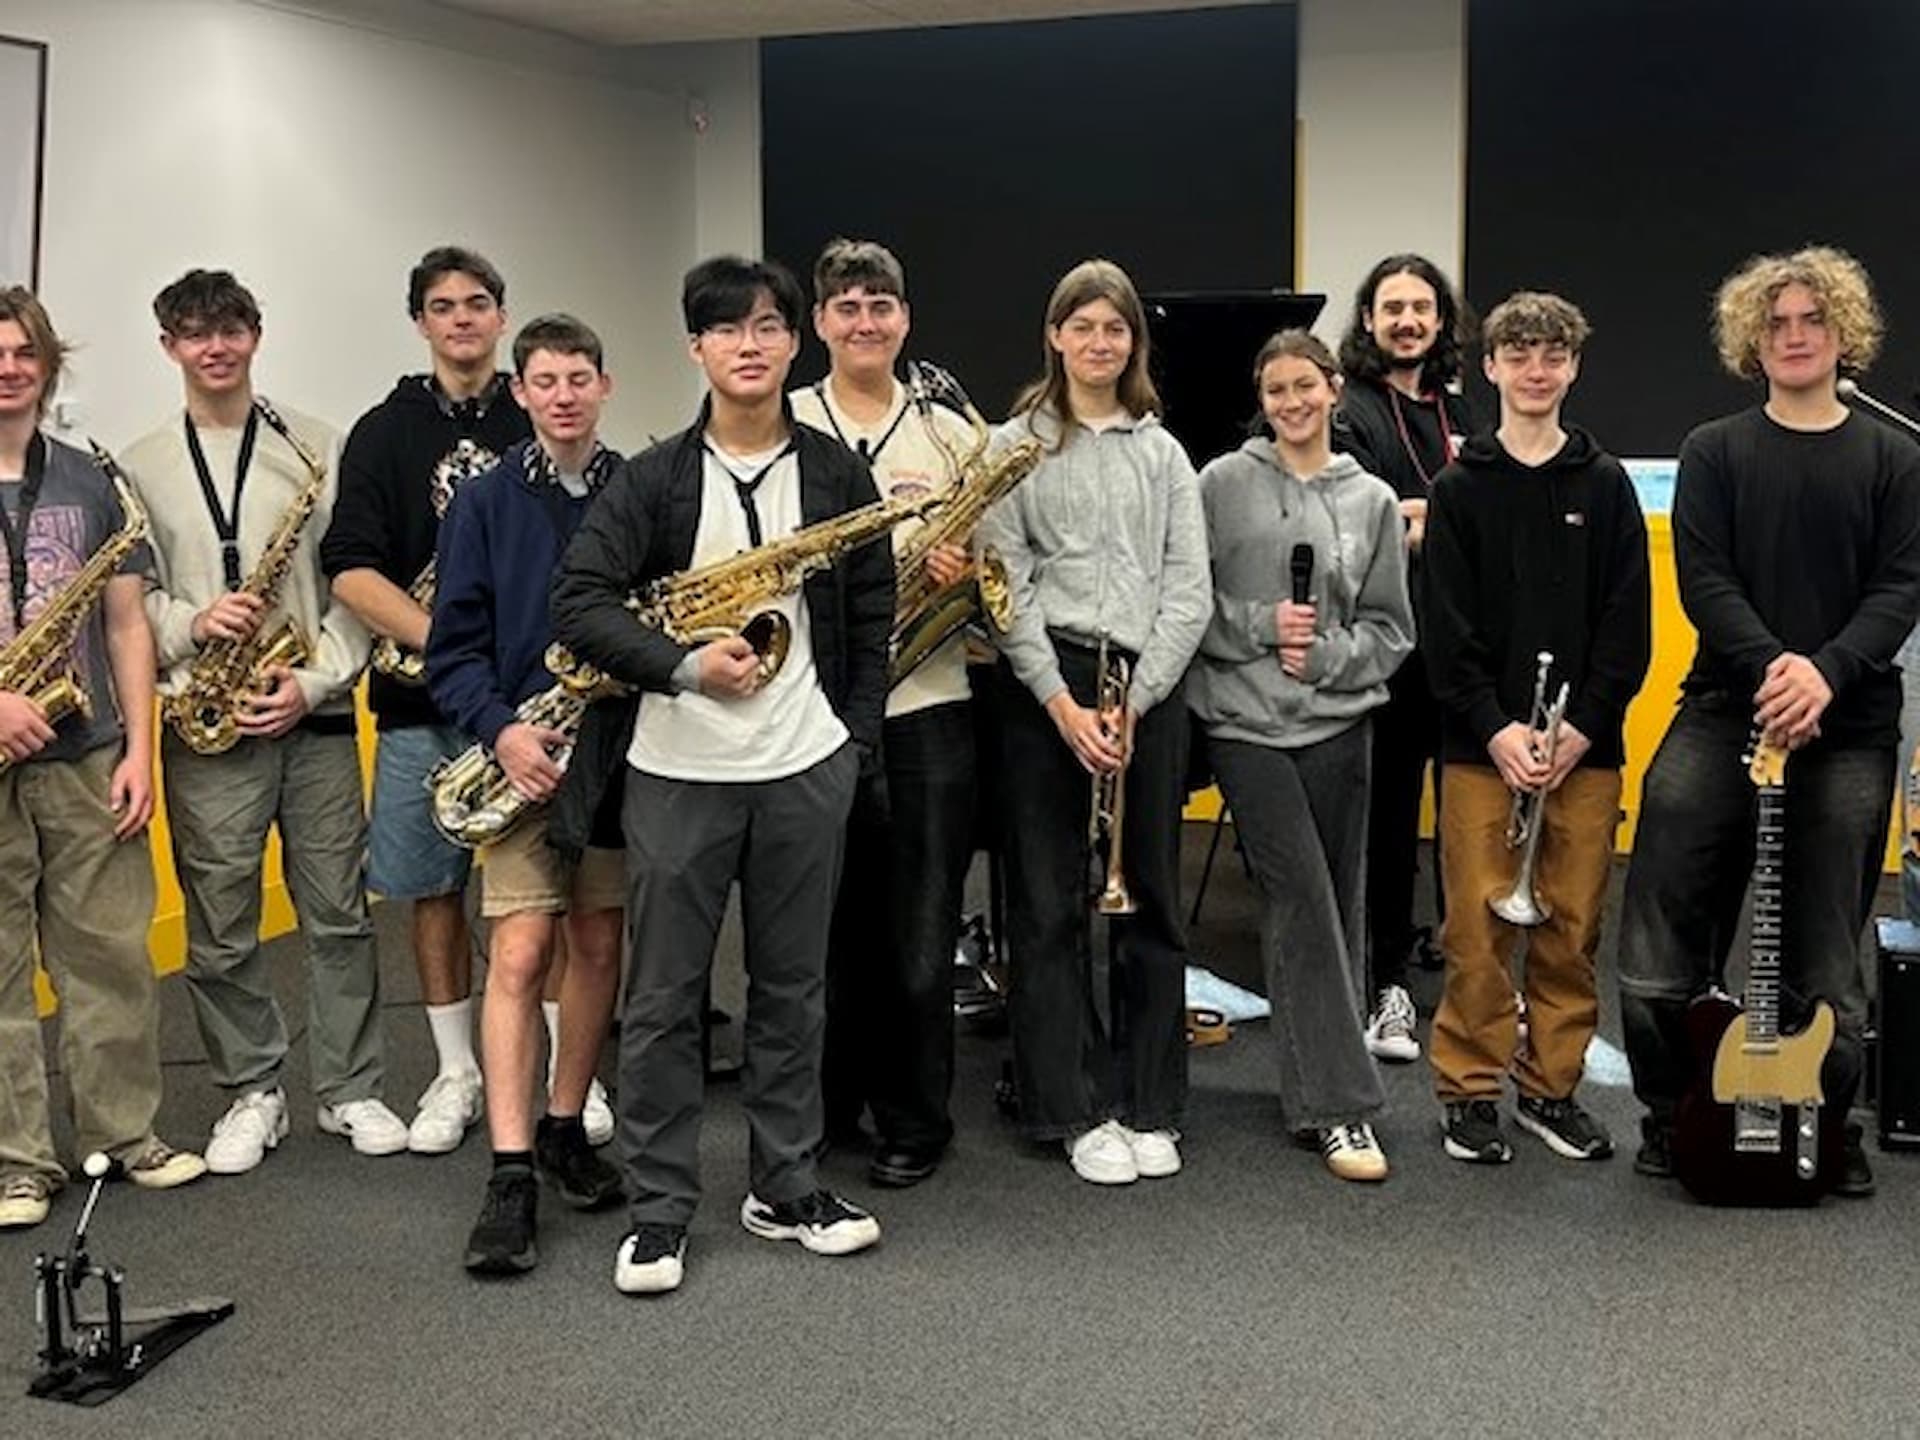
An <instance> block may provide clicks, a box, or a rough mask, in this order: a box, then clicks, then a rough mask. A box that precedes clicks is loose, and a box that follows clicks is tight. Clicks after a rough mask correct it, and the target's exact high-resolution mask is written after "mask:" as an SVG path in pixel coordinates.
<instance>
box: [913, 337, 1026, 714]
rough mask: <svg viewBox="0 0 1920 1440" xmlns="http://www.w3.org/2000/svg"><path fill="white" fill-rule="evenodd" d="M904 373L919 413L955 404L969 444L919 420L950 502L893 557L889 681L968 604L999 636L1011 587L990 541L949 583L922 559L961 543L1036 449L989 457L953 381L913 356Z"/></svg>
mask: <svg viewBox="0 0 1920 1440" xmlns="http://www.w3.org/2000/svg"><path fill="white" fill-rule="evenodd" d="M907 376H908V381H909V384H908V391H909V393H910V394H911V395H912V397H913V403H914V404H915V406H916V407H918V409H919V410H920V413H921V414H922V415H923V416H928V417H929V419H930V418H931V412H932V408H933V406H934V405H935V404H936V403H938V404H941V405H945V406H947V407H948V408H949V409H952V410H956V411H958V412H959V413H960V414H961V415H962V416H963V417H965V419H966V421H967V423H968V424H969V425H970V426H971V427H972V429H973V444H972V447H971V448H970V449H969V450H968V451H967V453H966V454H965V455H961V454H959V453H957V452H956V451H955V450H954V449H953V447H952V446H951V445H950V444H949V443H948V441H947V438H946V437H945V436H944V435H942V434H941V433H940V430H939V428H938V427H937V426H935V425H933V424H931V423H929V424H928V426H927V430H928V433H929V434H931V435H932V436H933V439H934V443H935V444H937V445H938V446H939V447H940V449H941V450H942V451H944V452H945V454H946V456H947V462H948V464H949V466H950V467H951V468H952V471H953V488H952V489H951V490H950V491H949V492H948V500H949V501H950V503H949V504H948V505H947V507H946V508H945V509H943V510H942V511H941V512H940V515H939V517H938V518H937V519H935V520H933V521H930V522H929V523H928V524H926V525H923V526H922V527H921V528H920V529H919V530H918V531H916V532H915V533H914V534H913V535H912V536H910V537H909V538H908V539H907V541H906V542H905V543H904V544H903V545H902V546H901V547H900V550H899V553H898V554H897V555H896V556H895V557H894V564H895V566H896V573H897V576H898V582H897V583H898V587H899V588H898V591H897V593H896V598H895V600H894V609H893V635H892V638H891V642H890V644H889V646H888V656H889V662H890V665H891V669H892V676H893V683H894V684H895V685H898V684H899V683H900V682H901V681H902V680H904V679H906V678H907V676H909V675H911V674H912V673H913V672H914V671H915V670H917V669H918V668H919V667H920V666H921V665H922V664H924V663H925V662H926V660H927V658H928V657H929V656H930V655H932V654H933V653H934V652H935V651H936V650H938V649H939V648H940V647H941V646H942V645H943V644H945V643H946V640H947V637H948V636H950V635H952V634H953V632H954V631H956V630H958V629H959V628H960V627H961V626H962V625H964V624H966V623H967V621H968V620H970V619H972V618H973V615H974V613H975V612H976V611H978V612H979V613H980V614H981V615H982V616H984V617H985V619H986V621H987V624H988V625H989V626H990V627H991V628H992V629H993V631H994V633H995V634H998V635H1004V634H1006V633H1007V631H1008V630H1009V629H1011V628H1012V626H1013V587H1012V586H1011V585H1010V584H1009V583H1008V580H1007V567H1006V564H1005V562H1003V561H1002V560H1001V559H1000V557H999V556H998V555H997V554H995V553H994V552H993V550H992V549H991V548H988V547H982V549H981V551H980V553H979V555H978V556H977V557H976V558H975V560H974V563H973V569H972V573H970V574H968V575H964V576H962V577H961V578H960V579H959V580H957V581H955V582H954V583H953V584H951V585H942V584H941V583H940V582H939V581H938V580H936V579H935V578H934V577H933V572H932V571H931V569H929V568H928V564H927V562H928V560H929V558H930V557H931V556H932V554H933V552H934V550H935V548H936V547H938V546H941V545H947V544H964V543H965V542H966V540H967V538H968V537H969V536H970V535H972V534H973V528H974V526H975V525H977V524H978V523H979V521H980V517H981V516H982V515H983V514H985V513H986V510H987V507H988V506H989V505H991V504H993V503H994V501H996V500H998V499H1000V497H1001V496H1003V495H1005V494H1007V493H1008V492H1009V491H1011V490H1012V489H1013V487H1014V486H1016V485H1018V484H1019V483H1020V482H1021V481H1022V480H1024V479H1025V478H1026V477H1027V476H1028V474H1030V473H1031V472H1032V470H1033V468H1034V467H1035V466H1036V465H1038V464H1039V463H1040V458H1041V455H1042V453H1043V451H1042V449H1041V445H1040V442H1039V441H1038V440H1035V439H1033V438H1032V437H1031V436H1029V437H1028V438H1026V439H1024V440H1019V441H1016V442H1015V443H1014V444H1012V445H1011V446H1009V447H1008V448H1007V449H1005V450H1003V451H1001V452H1000V453H999V454H998V455H996V456H993V457H992V458H991V459H989V458H988V456H987V444H988V441H989V439H990V438H991V437H990V436H989V434H988V432H987V422H986V421H985V420H984V419H982V418H981V415H980V412H979V411H978V410H976V409H975V408H974V406H973V402H972V401H971V400H969V399H968V398H967V392H966V391H965V390H963V389H962V388H961V387H960V382H959V381H957V380H955V379H954V378H953V376H951V375H949V374H948V373H947V372H946V371H945V370H942V369H941V368H940V367H939V366H937V365H930V364H926V363H925V362H922V361H917V360H916V361H913V362H910V363H909V364H908V366H907Z"/></svg>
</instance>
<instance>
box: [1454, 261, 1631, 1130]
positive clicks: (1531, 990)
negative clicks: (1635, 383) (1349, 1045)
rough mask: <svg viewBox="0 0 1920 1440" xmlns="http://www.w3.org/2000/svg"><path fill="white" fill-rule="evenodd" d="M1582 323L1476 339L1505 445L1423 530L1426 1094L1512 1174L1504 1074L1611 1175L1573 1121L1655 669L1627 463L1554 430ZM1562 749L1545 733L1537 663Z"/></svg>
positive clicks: (1479, 441)
mask: <svg viewBox="0 0 1920 1440" xmlns="http://www.w3.org/2000/svg"><path fill="white" fill-rule="evenodd" d="M1587 334H1588V326H1587V321H1586V317H1585V316H1583V315H1582V314H1581V313H1580V311H1579V309H1578V308H1577V307H1575V306H1573V305H1572V304H1569V303H1568V302H1567V301H1565V300H1563V299H1561V298H1560V297H1559V296H1557V295H1543V294H1537V293H1534V292H1531V291H1522V292H1520V293H1519V294H1517V295H1514V296H1512V297H1510V298H1509V299H1507V300H1506V301H1504V302H1503V303H1501V304H1500V305H1498V306H1496V307H1495V309H1494V311H1493V313H1492V314H1491V315H1489V316H1488V317H1487V324H1486V330H1485V334H1484V338H1485V343H1486V357H1485V360H1484V361H1483V364H1484V367H1485V370H1486V375H1487V379H1488V380H1489V381H1491V382H1492V384H1493V386H1494V388H1495V389H1496V390H1498V391H1499V393H1500V426H1499V429H1497V430H1495V431H1493V432H1492V433H1491V434H1481V435H1476V436H1475V437H1473V438H1472V439H1471V440H1469V441H1468V442H1467V443H1466V445H1465V447H1464V448H1463V449H1462V450H1461V452H1460V456H1459V458H1458V459H1457V460H1456V461H1455V462H1454V463H1453V464H1451V465H1449V466H1448V467H1447V468H1446V469H1445V470H1443V471H1441V472H1440V475H1439V476H1438V478H1437V479H1436V480H1435V482H1434V486H1433V496H1432V506H1431V509H1430V510H1429V511H1428V512H1427V535H1426V585H1427V596H1426V625H1427V631H1426V647H1427V664H1428V668H1429V670H1430V672H1431V674H1432V677H1433V688H1434V693H1435V694H1436V695H1437V696H1438V697H1439V699H1440V704H1441V707H1442V713H1443V715H1444V717H1445V723H1444V730H1443V734H1442V739H1441V762H1442V763H1441V779H1440V786H1441V795H1442V801H1441V806H1440V866H1441V871H1442V874H1443V877H1444V879H1445V882H1446V887H1447V895H1448V897H1449V903H1448V906H1447V915H1446V919H1445V921H1444V922H1443V924H1442V925H1441V927H1440V948H1441V951H1442V952H1443V954H1444V955H1445V957H1446V987H1445V990H1444V992H1443V994H1442V998H1441V1001H1440V1009H1439V1011H1438V1012H1437V1013H1436V1014H1435V1016H1434V1020H1433V1037H1432V1062H1433V1074H1434V1086H1435V1089H1436V1090H1437V1092H1438V1094H1439V1097H1440V1101H1441V1103H1442V1105H1443V1106H1444V1107H1445V1117H1446V1118H1445V1120H1444V1122H1443V1130H1444V1134H1445V1143H1446V1151H1447V1154H1449V1155H1451V1156H1452V1157H1453V1158H1454V1159H1456V1160H1468V1161H1480V1162H1487V1163H1499V1162H1501V1161H1506V1160H1511V1159H1512V1158H1513V1151H1512V1149H1511V1147H1510V1146H1509V1145H1508V1144H1507V1141H1506V1138H1505V1136H1504V1134H1503V1133H1502V1129H1501V1125H1500V1112H1499V1100H1500V1095H1501V1090H1502V1087H1503V1085H1504V1082H1505V1079H1506V1077H1507V1075H1508V1074H1509V1073H1511V1074H1512V1076H1513V1078H1514V1083H1515V1085H1516V1086H1517V1088H1518V1090H1519V1101H1518V1103H1517V1105H1516V1107H1515V1111H1514V1118H1515V1120H1516V1122H1517V1123H1518V1124H1519V1126H1520V1128H1521V1129H1523V1130H1527V1131H1529V1132H1531V1133H1532V1134H1534V1135H1537V1136H1539V1137H1540V1139H1541V1140H1543V1141H1544V1142H1545V1143H1546V1144H1547V1146H1548V1148H1549V1149H1551V1150H1552V1151H1553V1152H1554V1153H1555V1154H1558V1155H1564V1156H1566V1157H1567V1158H1569V1159H1573V1160H1599V1159H1604V1158H1606V1157H1607V1156H1609V1155H1611V1154H1612V1153H1613V1142H1612V1140H1611V1139H1610V1138H1609V1137H1608V1135H1607V1132H1606V1130H1605V1128H1604V1127H1603V1126H1602V1125H1601V1124H1600V1122H1599V1121H1598V1120H1595V1119H1594V1118H1593V1117H1592V1116H1591V1115H1589V1114H1588V1113H1587V1112H1586V1111H1585V1110H1584V1109H1583V1108H1582V1107H1581V1105H1580V1102H1579V1101H1577V1100H1576V1099H1574V1097H1573V1092H1574V1090H1575V1088H1576V1087H1577V1086H1578V1085H1579V1083H1580V1075H1581V1069H1582V1066H1583V1065H1584V1063H1585V1056H1586V1053H1587V1042H1588V1041H1589V1040H1591V1039H1592V1038H1593V1031H1594V1026H1595V1024H1596V1023H1597V1021H1598V1019H1599V1014H1600V1007H1599V1000H1598V994H1597V991H1596V988H1595V984H1594V969H1593V957H1594V953H1595V951H1596V950H1597V948H1598V946H1599V943H1600V913H1601V909H1602V906H1603V904H1604V902H1605V899H1606V893H1607V875H1608V870H1609V867H1610V865H1611V863H1612V860H1613V832H1614V829H1615V827H1616V826H1617V825H1618V824H1619V819H1620V769H1621V766H1622V764H1623V763H1624V761H1625V749H1624V742H1623V739H1622V730H1623V727H1624V725H1625V720H1626V712H1627V706H1628V704H1629V703H1630V702H1631V701H1632V699H1633V697H1634V695H1635V694H1636V693H1638V691H1639V689H1640V683H1641V681H1642V680H1644V679H1645V678H1646V673H1647V663H1648V660H1649V659H1650V657H1651V655H1652V648H1653V638H1652V619H1651V607H1652V600H1651V594H1650V591H1649V588H1648V579H1647V534H1646V524H1645V522H1644V521H1643V520H1642V519H1641V517H1640V502H1639V499H1638V497H1637V496H1636V495H1635V493H1634V489H1633V484H1632V482H1631V481H1630V480H1628V478H1627V474H1626V471H1625V470H1624V469H1623V468H1622V467H1621V465H1620V462H1619V461H1617V460H1615V459H1614V458H1613V457H1612V456H1611V455H1608V454H1607V453H1606V452H1605V451H1604V450H1602V449H1601V448H1600V447H1599V445H1598V444H1596V443H1595V442H1594V439H1593V437H1592V436H1591V435H1589V434H1587V432H1586V431H1584V430H1582V429H1581V428H1580V427H1579V426H1577V425H1566V424H1563V423H1562V421H1561V418H1560V409H1561V406H1562V404H1563V403H1564V402H1565V400H1566V398H1567V392H1568V390H1570V389H1571V388H1572V387H1573V382H1574V380H1575V379H1576V378H1577V377H1578V376H1579V373H1580V349H1581V346H1582V345H1583V344H1584V343H1585V341H1586V338H1587ZM1543 654H1548V655H1551V656H1552V657H1553V658H1552V663H1551V666H1550V667H1549V670H1548V673H1547V683H1546V690H1545V694H1546V704H1547V705H1548V707H1551V706H1552V704H1553V701H1554V699H1555V697H1557V696H1558V694H1559V693H1560V691H1561V688H1562V687H1563V686H1564V687H1565V688H1566V694H1567V704H1566V710H1565V714H1564V716H1563V718H1562V719H1561V720H1560V722H1559V724H1558V726H1557V727H1556V730H1555V732H1554V733H1553V734H1551V735H1549V734H1545V733H1542V732H1540V731H1537V730H1535V729H1534V728H1533V720H1534V716H1533V697H1534V692H1535V688H1536V686H1537V685H1538V683H1539V657H1540V656H1541V655H1543ZM1516 798H1518V800H1519V802H1520V803H1521V804H1523V805H1524V806H1526V807H1527V809H1528V810H1529V811H1530V812H1531V814H1532V816H1533V820H1532V823H1533V824H1534V825H1537V826H1540V827H1542V828H1541V831H1540V841H1539V852H1538V862H1537V867H1536V869H1535V872H1534V877H1533V892H1534V894H1535V895H1536V896H1537V898H1538V899H1539V902H1540V905H1541V907H1542V908H1543V909H1545V910H1546V911H1547V912H1548V917H1547V919H1546V920H1545V921H1544V922H1543V923H1542V924H1540V925H1539V926H1537V927H1534V928H1533V929H1532V930H1531V931H1527V932H1524V933H1525V934H1526V940H1527V949H1526V960H1525V975H1524V979H1523V985H1524V989H1525V995H1526V1003H1527V1015H1528V1019H1529V1032H1528V1043H1527V1044H1526V1045H1525V1046H1524V1047H1521V1046H1518V1045H1517V1044H1516V1041H1517V1038H1518V1029H1517V1021H1518V1010H1517V1007H1516V1003H1515V996H1514V981H1513V973H1512V970H1511V969H1510V959H1509V957H1510V956H1511V954H1512V950H1513V941H1514V932H1515V929H1516V927H1515V926H1513V925H1511V924H1509V923H1508V922H1507V921H1505V920H1503V919H1501V918H1500V917H1499V916H1498V915H1496V914H1495V913H1494V912H1493V909H1492V902H1493V901H1495V900H1497V899H1498V898H1499V897H1501V896H1502V895H1505V894H1507V893H1509V892H1510V891H1511V890H1512V889H1513V886H1514V877H1515V869H1516V866H1517V865H1518V863H1519V857H1518V856H1517V855H1516V853H1515V852H1514V850H1513V849H1512V848H1511V847H1510V845H1509V843H1508V836H1507V823H1508V816H1509V813H1510V811H1511V809H1512V807H1513V805H1514V803H1515V800H1516Z"/></svg>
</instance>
